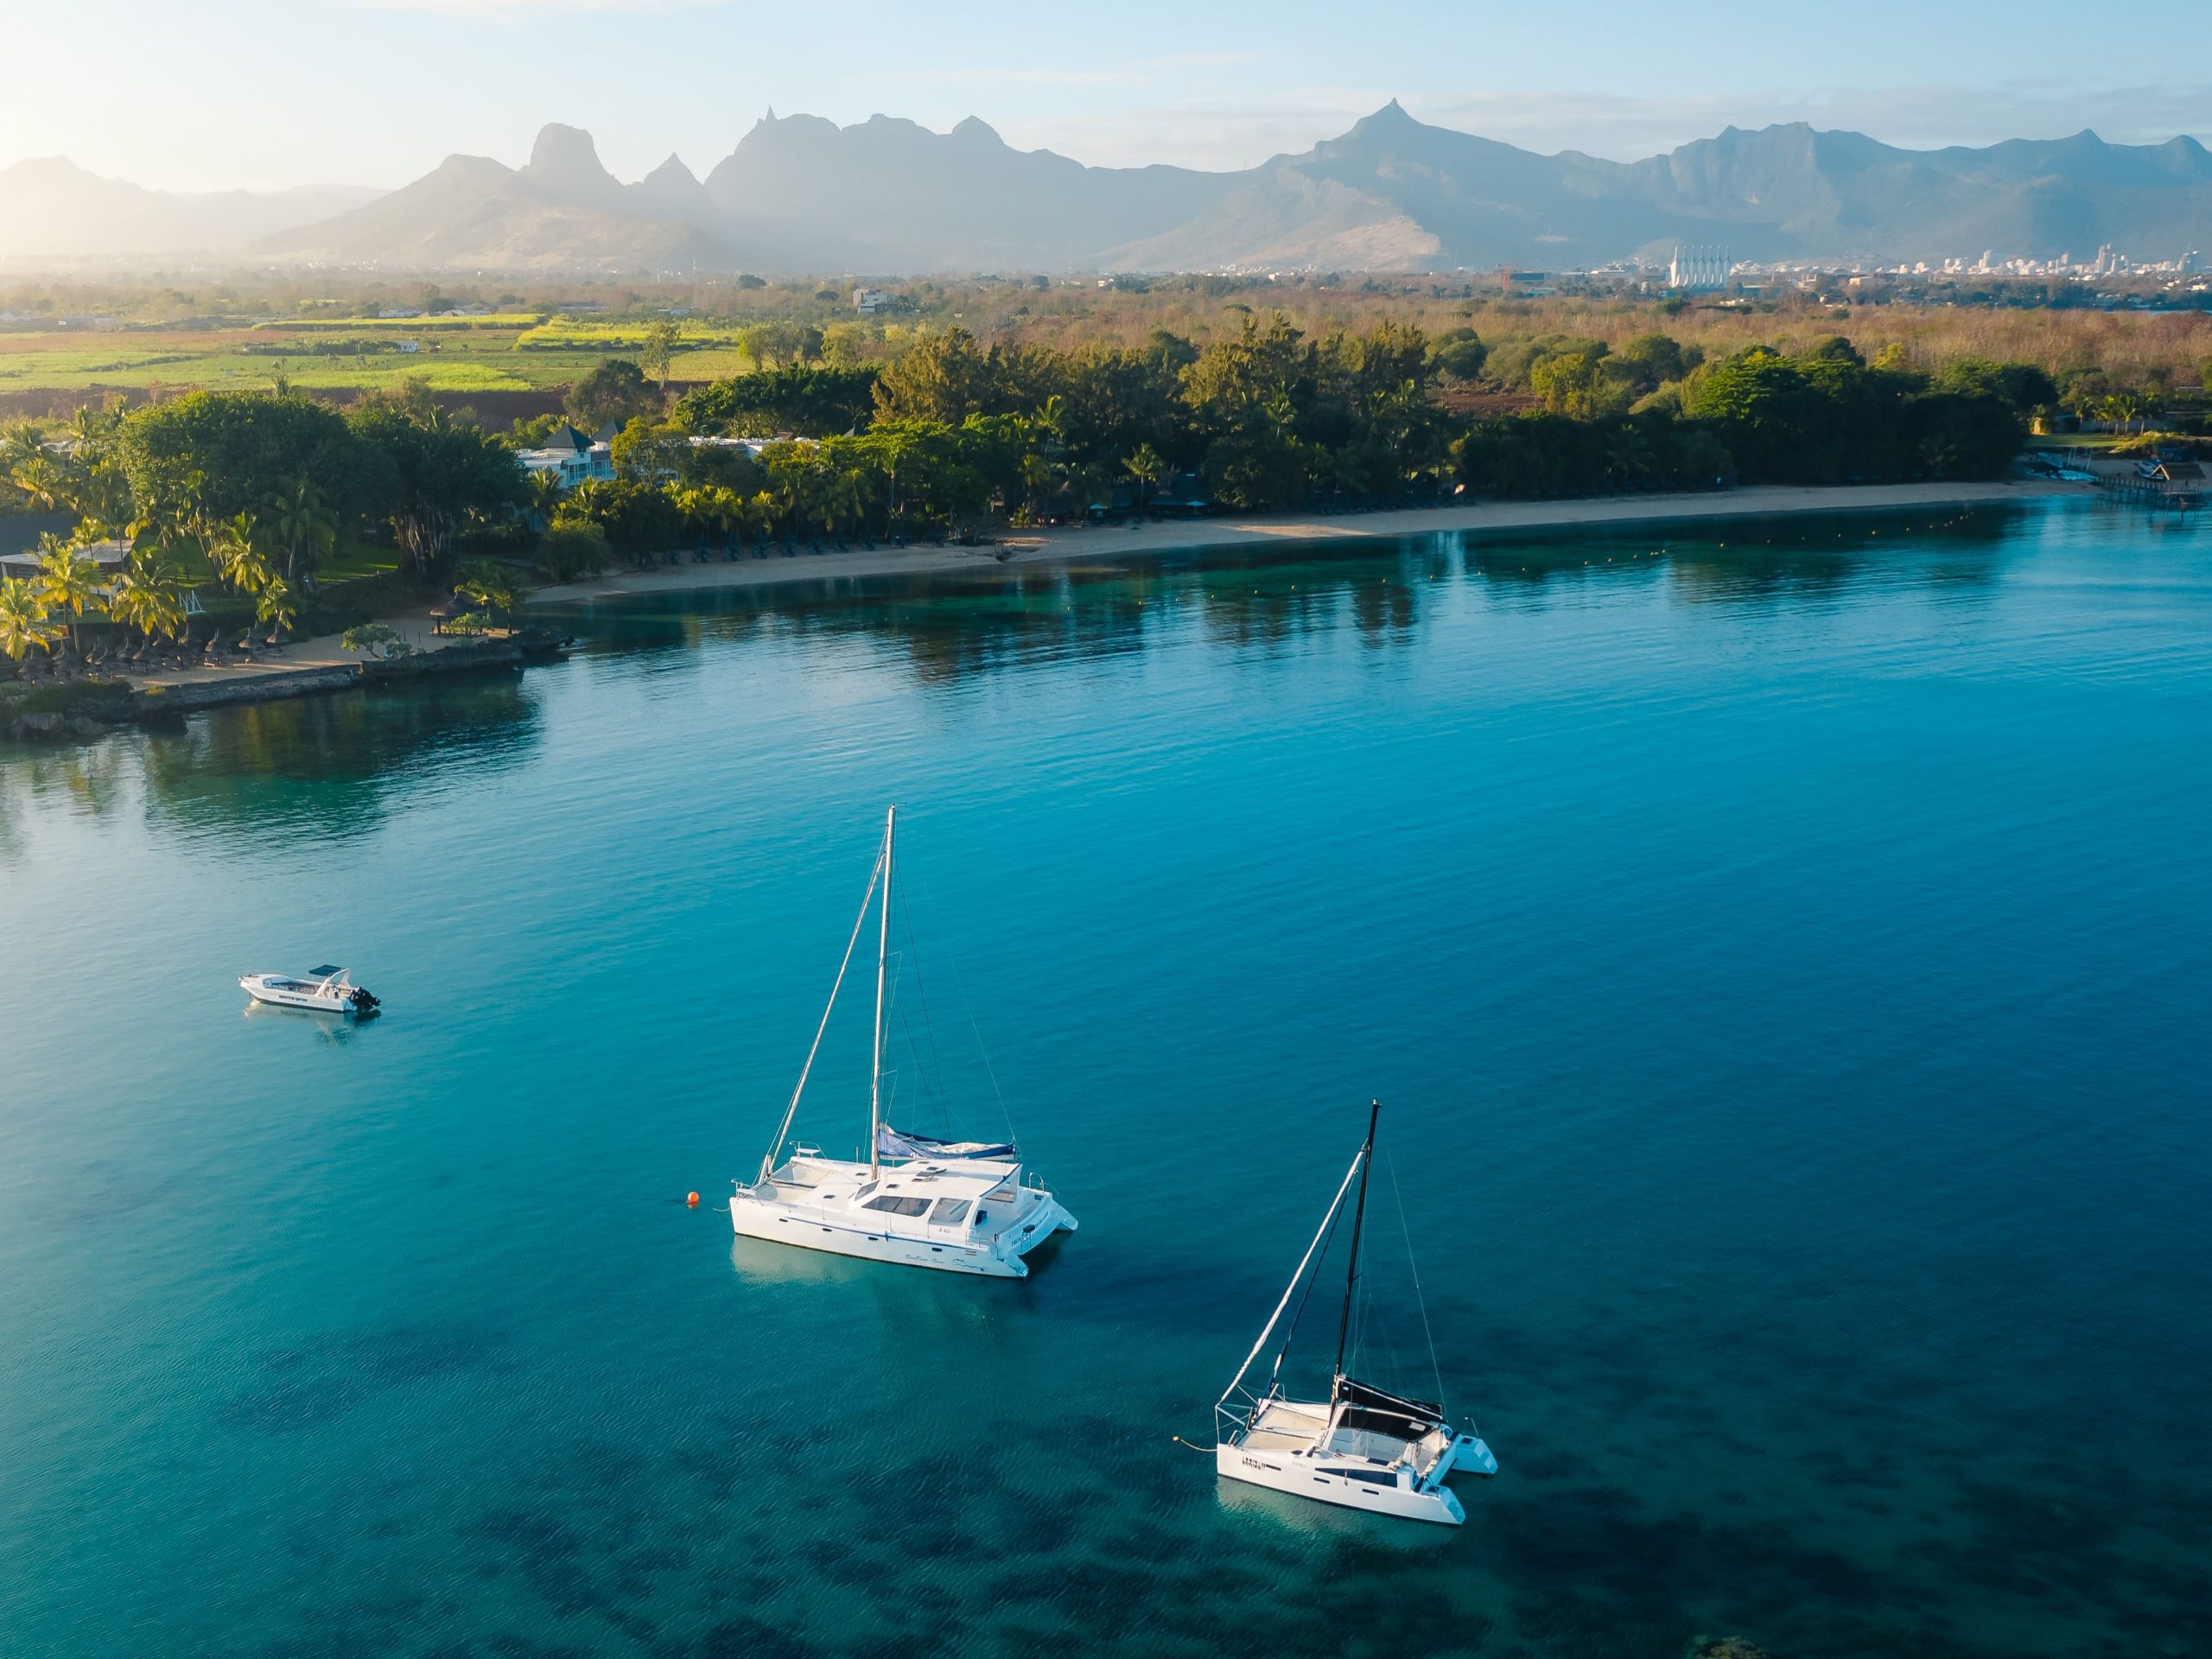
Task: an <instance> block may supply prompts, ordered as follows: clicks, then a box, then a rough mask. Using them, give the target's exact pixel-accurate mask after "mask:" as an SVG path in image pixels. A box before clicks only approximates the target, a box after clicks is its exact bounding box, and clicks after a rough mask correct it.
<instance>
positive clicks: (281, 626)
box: [253, 573, 300, 633]
mask: <svg viewBox="0 0 2212 1659" xmlns="http://www.w3.org/2000/svg"><path fill="white" fill-rule="evenodd" d="M253 614H254V617H255V619H256V620H258V621H263V622H266V623H267V624H269V626H270V632H272V633H289V632H291V629H292V624H293V623H295V622H296V621H298V620H299V619H300V611H299V607H298V606H296V604H294V603H293V602H292V590H291V588H289V587H287V586H286V585H285V582H284V578H283V577H282V576H280V575H275V574H273V573H272V574H271V575H270V578H269V580H268V581H266V582H263V583H262V584H261V591H260V593H259V594H257V595H256V597H255V600H254V606H253Z"/></svg>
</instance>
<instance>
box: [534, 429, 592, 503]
mask: <svg viewBox="0 0 2212 1659" xmlns="http://www.w3.org/2000/svg"><path fill="white" fill-rule="evenodd" d="M516 459H517V460H518V461H521V462H522V464H523V467H524V469H525V470H527V471H530V472H532V473H552V474H556V476H557V477H558V478H559V479H560V480H561V487H562V488H563V489H564V490H572V489H574V488H575V486H577V485H579V484H587V483H589V482H591V481H592V480H594V479H606V478H612V477H613V476H614V447H613V445H612V444H610V443H605V442H600V443H594V442H592V440H591V439H589V438H588V437H586V436H585V435H583V434H582V433H581V432H579V431H577V430H576V429H575V427H573V426H564V427H563V428H562V429H560V431H558V432H557V433H556V434H554V435H553V439H552V442H550V443H548V444H546V446H545V447H544V448H542V449H524V450H523V451H522V452H521V453H520V454H518V455H517V456H516Z"/></svg>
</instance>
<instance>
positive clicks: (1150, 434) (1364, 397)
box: [556, 316, 2056, 555]
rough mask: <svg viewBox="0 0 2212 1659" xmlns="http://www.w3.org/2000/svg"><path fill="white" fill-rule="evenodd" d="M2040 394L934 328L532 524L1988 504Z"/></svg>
mask: <svg viewBox="0 0 2212 1659" xmlns="http://www.w3.org/2000/svg"><path fill="white" fill-rule="evenodd" d="M1499 359H1503V361H1500V360H1499ZM1501 374H1502V375H1504V376H1510V377H1511V378H1513V380H1514V381H1516V383H1517V384H1520V385H1526V386H1527V387H1529V389H1530V392H1531V400H1532V401H1534V402H1535V403H1537V404H1540V407H1539V408H1538V409H1535V410H1530V411H1528V412H1525V413H1522V414H1518V415H1509V416H1491V417H1488V418H1470V417H1468V416H1459V415H1454V414H1453V413H1452V412H1451V410H1450V409H1449V408H1448V407H1447V405H1446V401H1445V400H1444V399H1443V398H1442V397H1440V391H1442V390H1443V389H1444V388H1445V387H1446V385H1447V384H1452V383H1459V384H1465V383H1466V382H1470V381H1472V380H1475V379H1476V378H1478V377H1484V378H1488V379H1491V381H1492V383H1493V384H1494V383H1495V381H1496V379H1497V377H1498V376H1499V375H1501ZM863 392H865V394H866V398H867V405H866V407H865V409H863V407H862V405H861V399H862V396H863ZM2055 396H2056V392H2055V389H2054V388H2053V386H2052V385H2051V383H2050V379H2049V378H2048V377H2047V376H2044V374H2043V373H2042V372H2041V371H2039V370H2037V369H2034V368H2031V367H2026V366H2023V365H2011V366H1999V365H1995V364H1990V363H1984V362H1974V361H1963V362H1960V363H1956V364H1954V365H1949V366H1948V368H1947V369H1946V370H1945V371H1944V372H1942V374H1940V375H1936V376H1929V375H1925V374H1923V373H1920V372H1916V371H1914V370H1912V369H1910V368H1907V367H1904V366H1903V365H1900V364H1898V363H1897V362H1894V361H1891V362H1886V363H1875V364H1869V363H1867V362H1866V360H1865V359H1863V358H1861V357H1860V356H1859V353H1857V352H1856V351H1855V350H1854V349H1853V347H1852V346H1850V344H1849V342H1847V341H1846V340H1840V339H1834V338H1831V339H1827V340H1821V341H1820V342H1817V343H1815V345H1814V346H1811V347H1810V348H1809V349H1808V350H1806V351H1803V352H1800V353H1796V354H1794V355H1793V354H1785V353H1779V352H1777V351H1774V350H1771V349H1770V348H1765V347H1756V348H1752V349H1750V350H1747V351H1745V352H1741V353H1736V354H1734V355H1733V356H1732V357H1729V358H1727V359H1723V360H1719V361H1707V360H1706V359H1703V358H1702V356H1701V354H1700V353H1698V352H1697V351H1696V350H1695V349H1694V348H1688V349H1686V348H1685V347H1683V346H1681V345H1680V344H1679V343H1678V342H1676V341H1675V340H1672V339H1670V338H1669V337H1667V336H1665V335H1662V334H1648V335H1645V336H1643V337H1642V338H1639V339H1637V340H1633V341H1630V342H1628V343H1627V345H1626V346H1624V349H1623V350H1621V351H1620V352H1618V353H1615V352H1613V351H1612V350H1611V348H1610V347H1609V346H1606V345H1605V343H1604V342H1602V341H1599V340H1586V339H1581V340H1578V339H1570V338H1568V337H1565V336H1558V337H1553V338H1550V339H1548V340H1536V341H1533V342H1525V343H1522V344H1520V345H1518V346H1516V347H1515V348H1514V349H1513V350H1512V351H1511V352H1510V353H1497V354H1495V355H1493V354H1491V353H1488V352H1487V351H1486V348H1485V347H1484V344H1483V342H1482V341H1481V340H1480V339H1479V337H1478V336H1477V335H1476V334H1474V332H1473V331H1472V330H1471V329H1465V328H1461V329H1457V330H1454V331H1452V333H1451V334H1447V335H1446V336H1444V337H1443V338H1441V339H1440V340H1435V341H1431V340H1427V339H1426V338H1424V336H1423V335H1422V334H1421V333H1420V332H1419V331H1418V330H1415V329H1411V328H1407V327H1401V326H1399V325H1397V324H1395V323H1390V322H1384V323H1383V324H1380V325H1378V326H1377V327H1375V328H1373V329H1371V330H1369V331H1368V332H1366V333H1363V334H1345V333H1337V334H1328V335H1325V336H1324V337H1321V338H1319V339H1314V338H1311V337H1309V336H1307V335H1306V334H1304V333H1303V332H1302V331H1301V330H1300V329H1299V328H1297V327H1294V325H1292V324H1291V323H1290V322H1289V321H1287V320H1286V319H1284V318H1282V317H1280V316H1276V317H1272V318H1268V319H1266V320H1262V319H1259V318H1247V319H1246V320H1245V321H1244V322H1243V326H1242V327H1240V328H1239V329H1238V331H1237V332H1236V334H1233V335H1230V336H1229V337H1227V338H1224V339H1218V340H1214V341H1212V342H1211V343H1210V344H1208V345H1205V346H1203V347H1202V346H1198V345H1197V344H1195V343H1194V342H1192V341H1191V340H1185V339H1184V338H1182V337H1180V336H1179V335H1175V334H1168V333H1166V332H1165V331H1162V332H1160V333H1156V334H1154V335H1153V337H1152V338H1151V339H1150V340H1147V341H1146V342H1145V343H1144V344H1143V345H1141V346H1130V347H1114V346H1086V347H1084V348H1082V349H1080V350H1078V351H1076V352H1073V353H1058V352H1052V351H1045V350H1040V349H1036V348H1031V347H1024V346H1006V345H999V346H985V345H983V344H982V342H980V341H978V340H976V339H975V338H974V337H973V336H972V335H969V334H967V333H965V332H964V331H962V330H959V329H953V330H950V331H948V332H947V333H945V334H941V335H934V336H931V337H929V338H927V339H925V340H921V341H920V342H918V343H917V344H916V345H914V346H912V348H911V349H910V350H908V351H907V352H906V353H904V354H903V355H901V356H900V357H899V358H897V359H894V360H892V361H890V362H887V363H883V364H880V365H874V366H869V367H862V368H858V369H855V368H843V367H836V368H832V367H822V368H809V367H805V366H800V365H792V366H787V367H785V368H784V369H781V370H779V371H777V372H774V373H772V374H770V373H764V374H758V375H748V376H741V377H739V378H735V379H733V380H726V381H718V382H715V384H713V385H709V386H706V387H702V388H700V389H698V390H696V391H692V392H690V393H688V394H686V395H685V396H684V397H682V398H681V399H679V400H678V401H677V404H676V405H675V408H674V410H672V412H671V416H670V417H669V418H668V419H666V420H664V421H656V420H654V419H652V418H650V417H648V416H633V417H632V419H631V420H630V422H629V423H628V424H627V425H626V428H625V429H624V431H623V433H622V435H621V436H620V439H619V440H618V442H616V444H615V448H614V459H615V462H616V465H617V467H618V469H619V471H620V474H621V476H620V479H618V480H616V481H614V482H612V483H607V484H601V485H595V486H588V487H587V488H585V489H583V490H582V491H580V492H578V493H576V494H575V495H574V496H572V497H571V498H569V499H567V500H565V501H564V502H563V504H562V505H561V506H560V508H559V509H558V511H557V513H556V518H558V519H559V520H560V521H561V522H563V523H564V524H569V525H571V526H575V527H577V528H583V527H586V526H588V527H590V528H593V529H595V530H597V531H599V532H601V534H602V535H603V536H604V537H605V538H606V539H607V542H608V543H611V544H612V546H613V548H614V549H615V550H617V551H618V552H621V553H626V554H632V555H638V554H643V553H645V552H648V551H650V550H651V549H652V547H653V546H655V545H658V544H664V543H666V542H667V541H669V540H671V539H676V538H680V537H682V536H683V534H684V533H685V530H686V527H687V526H689V527H690V529H691V531H693V532H694V533H702V534H705V535H706V536H708V537H710V538H712V539H717V540H720V541H722V542H724V543H731V542H740V541H746V540H752V539H756V538H760V537H773V536H782V537H791V536H792V535H794V534H797V535H814V534H818V533H826V534H829V535H881V536H893V535H898V534H900V533H906V534H917V533H925V532H938V531H944V530H945V529H947V528H949V527H950V526H953V525H955V524H958V523H960V522H961V521H962V520H963V519H964V518H969V517H972V516H974V515H976V514H980V513H982V512H987V511H995V512H999V513H1002V514H1004V515H1005V516H1006V517H1007V518H1009V519H1011V520H1013V521H1014V522H1017V523H1019V522H1024V521H1027V522H1035V521H1039V520H1046V519H1052V518H1069V517H1074V516H1078V515H1081V514H1084V513H1086V512H1091V513H1096V512H1101V511H1108V512H1116V511H1136V512H1143V511H1146V510H1147V509H1148V508H1154V507H1159V506H1166V507H1169V508H1172V509H1173V510H1175V511H1178V512H1197V511H1202V510H1204V509H1205V508H1206V507H1208V506H1217V507H1221V508H1227V509H1235V510H1239V511H1266V510H1270V509H1290V508H1323V509H1327V508H1332V507H1351V506H1355V505H1362V504H1370V503H1378V502H1386V501H1407V500H1430V499H1438V498H1439V497H1440V496H1445V495H1451V494H1455V493H1461V492H1466V491H1471V492H1472V493H1475V494H1477V495H1498V496H1550V495H1572V494H1593V493H1603V492H1606V491H1620V490H1648V489H1695V488H1713V487H1717V486H1723V485H1726V484H1728V483H1731V482H1733V481H1736V480H1744V481H1747V482H1768V481H1773V482H1840V481H1844V480H1880V479H1904V478H1945V477H1948V478H1965V477H1974V478H1985V477H1991V476H1995V475H1997V474H2001V473H2002V472H2003V471H2004V470H2005V467H2006V466H2007V465H2008V464H2009V462H2010V461H2011V460H2012V456H2013V454H2015V453H2016V452H2017V450H2018V448H2019V445H2020V442H2021V441H2022V439H2023V438H2024V435H2025V433H2026V430H2027V428H2026V417H2027V416H2028V415H2029V414H2030V413H2031V411H2032V410H2036V409H2037V408H2039V407H2042V406H2044V405H2046V404H2050V402H2051V401H2052V400H2053V398H2054V397H2055ZM770 432H775V433H780V434H783V435H786V436H788V437H789V438H790V439H791V442H782V443H772V444H770V445H768V446H767V447H766V448H762V449H760V451H759V453H758V454H750V453H746V452H744V451H741V450H737V449H734V448H722V447H715V446H713V445H711V444H705V445H702V444H701V443H699V442H694V440H696V439H702V438H704V439H713V438H728V437H734V436H747V435H753V436H757V435H764V434H766V433H770Z"/></svg>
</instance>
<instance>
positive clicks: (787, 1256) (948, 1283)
mask: <svg viewBox="0 0 2212 1659" xmlns="http://www.w3.org/2000/svg"><path fill="white" fill-rule="evenodd" d="M710 1213H711V1212H710ZM729 1265H730V1270H731V1272H733V1273H734V1274H736V1275H737V1277H738V1279H739V1280H740V1281H742V1282H743V1283H745V1284H747V1285H750V1286H758V1287H763V1288H769V1287H772V1288H774V1289H777V1290H779V1291H783V1292H785V1293H790V1292H794V1291H802V1292H803V1291H804V1290H807V1289H809V1288H819V1289H823V1290H828V1291H834V1292H835V1293H836V1298H837V1306H839V1307H840V1308H841V1309H843V1308H849V1307H850V1306H853V1303H852V1298H854V1297H855V1296H861V1297H862V1298H864V1299H866V1300H865V1301H864V1302H863V1304H862V1305H863V1306H865V1305H866V1301H873V1303H874V1306H875V1307H876V1309H877V1310H878V1313H879V1314H880V1317H881V1318H883V1319H886V1320H887V1321H893V1322H895V1324H896V1326H897V1329H898V1331H899V1333H900V1335H901V1338H902V1339H904V1338H918V1337H921V1336H924V1335H926V1333H927V1332H929V1331H931V1330H933V1329H939V1328H941V1329H943V1330H945V1331H961V1332H969V1333H973V1332H977V1331H982V1330H986V1329H988V1328H989V1327H991V1326H992V1325H995V1324H996V1323H998V1321H999V1320H1000V1319H1001V1317H1002V1316H1003V1315H1004V1313H1005V1312H1006V1310H1007V1304H1006V1303H1005V1302H1004V1301H1002V1300H1001V1299H1000V1297H999V1296H993V1297H987V1298H984V1299H982V1300H978V1299H977V1298H976V1291H975V1287H974V1286H972V1285H970V1284H969V1283H968V1282H966V1281H965V1280H964V1279H962V1278H957V1277H955V1276H952V1275H949V1274H919V1273H893V1274H887V1273H885V1272H884V1271H883V1270H882V1267H881V1264H880V1263H879V1262H869V1261H866V1260H864V1259H862V1258H861V1257H859V1256H851V1255H833V1254H832V1253H830V1252H829V1251H827V1250H795V1249H791V1246H790V1245H788V1244H779V1243H774V1242H773V1241H772V1240H769V1239H763V1238H747V1236H745V1235H744V1234H742V1233H739V1234H735V1235H734V1236H732V1238H731V1240H730V1252H729ZM1033 1294H1034V1293H1033V1288H1032V1287H1031V1286H1030V1285H1029V1283H1028V1281H1026V1280H1011V1281H1007V1285H1006V1287H1005V1289H1004V1290H1003V1291H1002V1292H1001V1295H1005V1296H1014V1297H1016V1298H1019V1299H1020V1303H1021V1304H1023V1305H1026V1304H1027V1302H1028V1299H1029V1298H1030V1297H1031V1295H1033ZM868 1317H870V1318H871V1319H873V1318H874V1317H876V1315H870V1316H868Z"/></svg>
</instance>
